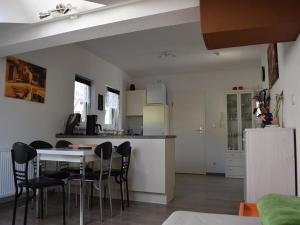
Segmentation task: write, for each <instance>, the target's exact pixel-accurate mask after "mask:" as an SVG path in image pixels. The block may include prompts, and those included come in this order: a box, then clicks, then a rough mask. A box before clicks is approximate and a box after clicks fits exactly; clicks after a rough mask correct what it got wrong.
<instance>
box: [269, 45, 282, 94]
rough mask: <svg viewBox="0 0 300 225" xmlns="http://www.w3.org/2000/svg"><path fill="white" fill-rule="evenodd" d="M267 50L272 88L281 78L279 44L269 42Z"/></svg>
mask: <svg viewBox="0 0 300 225" xmlns="http://www.w3.org/2000/svg"><path fill="white" fill-rule="evenodd" d="M267 51H268V68H269V88H270V89H271V88H272V87H273V85H274V84H275V83H276V81H277V80H278V78H279V69H278V53H277V44H269V46H268V50H267Z"/></svg>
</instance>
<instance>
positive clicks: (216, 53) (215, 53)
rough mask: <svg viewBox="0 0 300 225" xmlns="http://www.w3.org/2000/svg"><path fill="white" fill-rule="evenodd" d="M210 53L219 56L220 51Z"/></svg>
mask: <svg viewBox="0 0 300 225" xmlns="http://www.w3.org/2000/svg"><path fill="white" fill-rule="evenodd" d="M212 54H214V55H216V56H219V55H220V54H221V53H220V52H213V53H212Z"/></svg>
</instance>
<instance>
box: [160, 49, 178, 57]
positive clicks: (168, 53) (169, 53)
mask: <svg viewBox="0 0 300 225" xmlns="http://www.w3.org/2000/svg"><path fill="white" fill-rule="evenodd" d="M175 57H176V55H175V54H174V53H173V52H172V51H170V50H167V51H162V52H160V53H159V54H158V58H160V59H162V58H164V59H166V58H175Z"/></svg>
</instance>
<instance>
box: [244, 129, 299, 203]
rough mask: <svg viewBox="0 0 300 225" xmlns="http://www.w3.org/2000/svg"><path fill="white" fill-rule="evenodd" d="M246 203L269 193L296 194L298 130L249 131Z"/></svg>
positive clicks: (246, 141)
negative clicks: (295, 135)
mask: <svg viewBox="0 0 300 225" xmlns="http://www.w3.org/2000/svg"><path fill="white" fill-rule="evenodd" d="M245 155H246V178H245V183H244V185H245V200H246V202H256V201H257V200H258V199H259V198H261V197H262V196H264V195H266V194H269V193H277V194H284V195H294V196H295V194H296V172H295V145H294V130H293V129H289V128H279V127H266V128H257V129H246V131H245Z"/></svg>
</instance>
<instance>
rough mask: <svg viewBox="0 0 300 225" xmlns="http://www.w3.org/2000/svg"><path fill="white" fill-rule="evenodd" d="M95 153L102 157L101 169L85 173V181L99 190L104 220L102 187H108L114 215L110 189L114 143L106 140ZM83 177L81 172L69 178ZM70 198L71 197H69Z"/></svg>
mask: <svg viewBox="0 0 300 225" xmlns="http://www.w3.org/2000/svg"><path fill="white" fill-rule="evenodd" d="M94 152H95V154H96V155H97V156H98V157H99V158H100V162H99V169H100V170H99V171H97V172H89V173H86V175H85V182H89V183H91V184H92V187H94V188H95V189H96V190H98V191H99V203H100V221H101V222H102V189H104V188H105V189H106V188H107V189H108V194H109V203H110V213H111V216H112V199H111V189H110V179H108V178H109V177H110V174H111V164H112V143H111V142H105V143H102V144H100V145H97V146H96V148H95V150H94ZM81 178H82V175H81V174H78V175H73V176H71V177H70V178H69V179H70V180H71V181H80V180H81ZM70 188H71V182H69V195H70V192H71V191H70ZM68 199H70V197H69V198H68ZM69 211H70V202H68V212H69Z"/></svg>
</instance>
